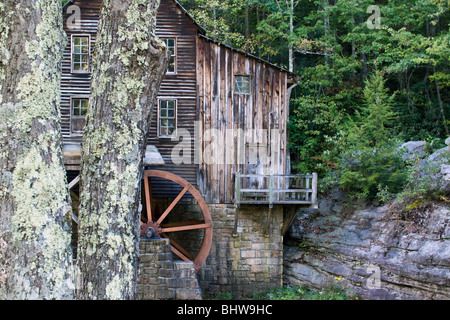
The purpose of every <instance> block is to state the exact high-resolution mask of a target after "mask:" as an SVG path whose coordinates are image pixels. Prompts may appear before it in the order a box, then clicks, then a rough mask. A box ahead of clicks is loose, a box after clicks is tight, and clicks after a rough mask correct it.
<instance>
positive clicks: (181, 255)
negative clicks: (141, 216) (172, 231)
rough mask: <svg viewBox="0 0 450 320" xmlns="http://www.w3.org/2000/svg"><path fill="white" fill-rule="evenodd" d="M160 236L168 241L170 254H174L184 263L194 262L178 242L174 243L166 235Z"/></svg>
mask: <svg viewBox="0 0 450 320" xmlns="http://www.w3.org/2000/svg"><path fill="white" fill-rule="evenodd" d="M162 236H163V237H164V238H167V239H169V241H170V245H171V247H172V248H171V249H172V252H173V253H175V254H176V255H177V256H178V257H179V258H181V259H182V260H184V261H192V260H194V257H193V256H192V255H191V254H190V253H189V252H187V251H186V250H185V249H184V248H183V247H182V246H180V244H179V243H178V242H176V241H175V240H174V239H172V238H171V237H169V236H168V235H167V234H165V233H163V234H162Z"/></svg>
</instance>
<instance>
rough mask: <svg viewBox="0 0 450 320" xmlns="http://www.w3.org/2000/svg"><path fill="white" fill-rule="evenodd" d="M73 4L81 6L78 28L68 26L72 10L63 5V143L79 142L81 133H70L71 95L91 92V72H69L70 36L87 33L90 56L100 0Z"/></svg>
mask: <svg viewBox="0 0 450 320" xmlns="http://www.w3.org/2000/svg"><path fill="white" fill-rule="evenodd" d="M73 4H74V5H77V6H79V7H80V8H81V23H80V28H77V29H71V28H68V24H67V19H68V18H69V17H70V16H71V15H72V12H67V7H65V9H64V12H63V19H64V31H65V32H66V34H67V46H66V48H65V50H64V56H63V60H62V76H61V130H62V135H63V141H64V143H65V144H79V143H81V135H80V134H72V133H71V123H70V121H71V110H70V109H71V106H70V99H71V97H77V96H82V97H89V95H90V94H91V89H90V86H91V74H90V73H87V74H81V73H72V72H71V38H72V35H75V36H76V35H89V36H90V49H91V58H92V54H93V52H94V46H95V39H96V36H97V28H98V19H99V12H100V7H101V4H102V1H99V0H94V1H73Z"/></svg>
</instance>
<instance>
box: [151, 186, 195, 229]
mask: <svg viewBox="0 0 450 320" xmlns="http://www.w3.org/2000/svg"><path fill="white" fill-rule="evenodd" d="M188 189H189V186H186V187H184V189H183V190H181V192H180V194H179V195H178V196H177V197H176V198H175V200H173V202H172V203H171V204H170V206H169V207H168V208H167V209H166V211H164V213H163V214H162V215H161V217H160V218H159V219H158V221H156V223H158V224H161V222H163V220H164V219H165V218H166V217H167V215H168V214H169V213H170V211H172V209H173V208H174V207H175V206H176V205H177V203H178V202H179V201H180V200H181V198H182V197H183V196H184V194H185V193H186V192H187V191H188Z"/></svg>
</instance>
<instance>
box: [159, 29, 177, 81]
mask: <svg viewBox="0 0 450 320" xmlns="http://www.w3.org/2000/svg"><path fill="white" fill-rule="evenodd" d="M161 40H162V41H164V43H165V44H166V47H168V46H167V40H173V42H174V50H175V52H172V55H171V57H172V56H173V57H174V68H175V70H174V71H169V67H167V70H166V74H177V71H178V62H177V60H178V59H177V58H178V43H177V37H161ZM167 49H168V48H167ZM169 58H170V57H169Z"/></svg>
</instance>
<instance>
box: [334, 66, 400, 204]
mask: <svg viewBox="0 0 450 320" xmlns="http://www.w3.org/2000/svg"><path fill="white" fill-rule="evenodd" d="M384 85H385V80H384V79H383V76H382V75H381V73H380V72H378V71H377V72H376V73H375V74H374V75H372V76H371V77H370V78H369V79H368V80H367V81H366V83H365V88H364V100H365V106H364V107H363V109H362V112H361V113H359V112H358V113H357V116H356V120H350V121H349V122H348V128H347V132H348V141H347V148H346V151H344V152H343V153H342V157H341V160H340V162H339V168H340V177H339V184H340V186H341V187H342V188H343V189H344V190H346V191H347V192H348V193H349V195H351V196H355V197H362V198H369V199H373V198H375V197H377V196H382V197H383V198H384V199H386V197H387V195H388V194H390V193H398V192H400V191H401V190H402V188H403V186H404V184H405V182H406V169H405V165H404V162H403V160H402V157H401V153H400V152H399V151H398V150H399V147H400V143H399V142H398V141H396V140H395V139H392V138H391V136H392V121H393V119H394V118H395V114H394V112H393V111H392V100H393V98H394V96H389V95H388V92H387V90H386V88H385V86H384Z"/></svg>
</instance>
